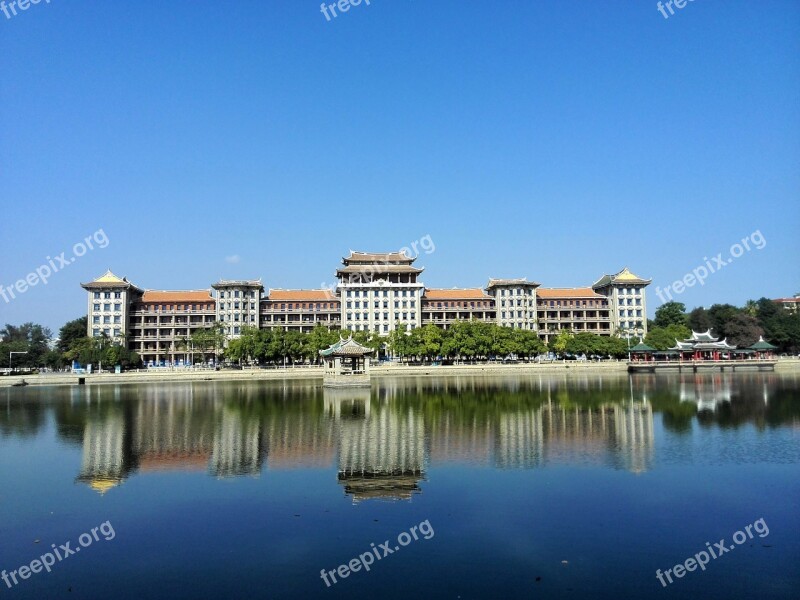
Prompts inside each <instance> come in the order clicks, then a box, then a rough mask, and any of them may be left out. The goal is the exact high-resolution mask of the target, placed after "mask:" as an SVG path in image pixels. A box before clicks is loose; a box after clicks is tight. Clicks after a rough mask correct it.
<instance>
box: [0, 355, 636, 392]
mask: <svg viewBox="0 0 800 600" xmlns="http://www.w3.org/2000/svg"><path fill="white" fill-rule="evenodd" d="M625 369H626V366H625V362H624V361H619V362H618V361H609V362H603V363H588V362H587V363H584V362H576V361H558V362H553V363H545V364H513V365H504V364H497V365H493V364H475V365H447V366H441V365H440V366H405V365H391V366H385V365H384V366H377V367H374V368H373V369H372V376H373V378H375V379H379V378H381V377H403V376H412V377H425V376H429V377H437V376H438V377H444V376H450V375H518V374H530V373H538V372H554V371H558V372H580V373H589V372H596V373H623V372H625ZM23 379H24V380H25V382H26V383H28V384H29V385H78V382H79V379H83V380H84V383H85V385H100V384H122V383H159V382H169V381H248V380H249V381H259V380H284V379H319V380H320V382H321V381H322V367H288V368H286V369H243V370H233V369H230V370H228V369H223V370H221V371H211V370H197V371H194V370H191V369H175V370H169V369H149V370H147V371H129V372H126V373H119V374H114V373H95V374H92V375H74V374H72V373H47V374H43V375H25V376H13V377H2V378H0V387H8V386H11V385H13V384H16V383H19V382H20V381H22V380H23Z"/></svg>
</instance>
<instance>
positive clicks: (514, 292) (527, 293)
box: [500, 288, 534, 296]
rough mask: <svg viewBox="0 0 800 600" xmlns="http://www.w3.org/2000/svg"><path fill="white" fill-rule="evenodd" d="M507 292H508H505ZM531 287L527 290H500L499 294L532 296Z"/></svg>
mask: <svg viewBox="0 0 800 600" xmlns="http://www.w3.org/2000/svg"><path fill="white" fill-rule="evenodd" d="M506 292H508V294H506ZM533 293H534V292H533V288H531V289H529V290H527V291H526V290H523V289H522V288H514V289H513V290H505V289H503V290H500V295H501V296H533Z"/></svg>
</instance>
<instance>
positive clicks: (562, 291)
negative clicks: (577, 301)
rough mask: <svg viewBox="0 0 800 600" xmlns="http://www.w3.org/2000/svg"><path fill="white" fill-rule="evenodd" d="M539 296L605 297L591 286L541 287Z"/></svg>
mask: <svg viewBox="0 0 800 600" xmlns="http://www.w3.org/2000/svg"><path fill="white" fill-rule="evenodd" d="M536 296H537V297H539V298H548V299H549V298H605V296H603V295H602V294H598V293H597V292H595V291H594V290H593V289H592V288H590V287H579V288H539V289H538V290H536Z"/></svg>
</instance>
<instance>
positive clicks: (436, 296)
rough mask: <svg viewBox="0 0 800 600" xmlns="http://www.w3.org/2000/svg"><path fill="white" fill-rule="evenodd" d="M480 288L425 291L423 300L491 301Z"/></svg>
mask: <svg viewBox="0 0 800 600" xmlns="http://www.w3.org/2000/svg"><path fill="white" fill-rule="evenodd" d="M491 299H492V297H491V296H488V295H487V294H486V292H484V291H483V290H482V289H480V288H452V289H435V288H433V289H428V288H426V289H425V295H424V296H423V300H491Z"/></svg>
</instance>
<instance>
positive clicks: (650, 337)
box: [644, 324, 692, 350]
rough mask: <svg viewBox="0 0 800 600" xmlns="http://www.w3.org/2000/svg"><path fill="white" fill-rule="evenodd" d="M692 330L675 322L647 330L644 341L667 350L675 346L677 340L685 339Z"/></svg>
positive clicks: (656, 347)
mask: <svg viewBox="0 0 800 600" xmlns="http://www.w3.org/2000/svg"><path fill="white" fill-rule="evenodd" d="M691 335H692V332H691V331H690V330H689V328H688V327H686V326H685V325H678V324H673V325H669V326H667V327H654V328H653V329H651V330H649V331H648V332H647V336H646V337H645V338H644V343H645V344H647V345H648V346H651V347H653V348H655V349H656V350H667V349H668V348H672V347H674V346H675V340H679V341H682V340H685V339H686V338H688V337H690V336H691Z"/></svg>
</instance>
